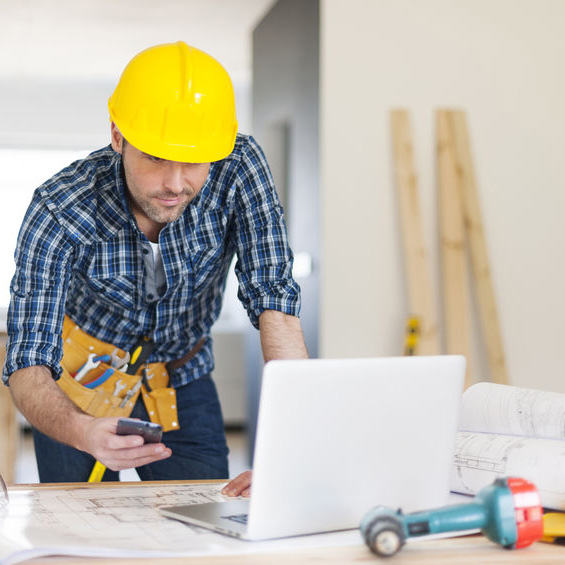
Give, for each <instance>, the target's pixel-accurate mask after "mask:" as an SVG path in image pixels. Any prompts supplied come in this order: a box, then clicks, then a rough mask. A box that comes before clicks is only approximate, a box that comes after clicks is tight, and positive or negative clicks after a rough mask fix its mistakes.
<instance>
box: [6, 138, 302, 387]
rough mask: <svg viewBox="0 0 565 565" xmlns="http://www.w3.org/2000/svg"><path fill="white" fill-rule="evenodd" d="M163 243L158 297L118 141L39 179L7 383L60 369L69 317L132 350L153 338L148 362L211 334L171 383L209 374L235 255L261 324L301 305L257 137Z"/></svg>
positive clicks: (23, 236) (238, 147) (15, 289)
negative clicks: (24, 372)
mask: <svg viewBox="0 0 565 565" xmlns="http://www.w3.org/2000/svg"><path fill="white" fill-rule="evenodd" d="M159 246H160V250H161V255H162V258H163V265H164V269H165V274H166V288H165V290H164V293H163V294H162V295H161V296H160V297H156V296H154V295H153V294H152V293H151V292H150V290H151V288H150V287H151V285H150V284H149V283H148V275H147V271H146V268H145V264H146V262H145V261H144V258H143V257H144V254H148V253H151V248H150V244H149V241H148V240H147V238H146V237H145V235H144V234H143V233H142V232H141V231H140V230H139V228H138V227H137V224H136V222H135V220H134V217H133V215H132V213H131V210H130V207H129V205H128V203H127V200H126V193H125V187H124V177H123V172H122V160H121V155H120V154H118V153H116V152H114V151H113V150H112V148H111V147H110V146H108V147H106V148H104V149H101V150H99V151H95V152H94V153H92V154H91V155H89V156H88V157H86V158H85V159H83V160H81V161H77V162H75V163H73V164H71V165H70V166H69V167H67V168H65V169H63V170H62V171H61V172H60V173H58V174H57V175H55V176H54V177H53V178H51V179H50V180H48V181H47V182H45V183H44V184H43V185H41V186H40V187H39V188H38V189H37V190H36V191H35V193H34V196H33V199H32V202H31V205H30V207H29V209H28V211H27V213H26V216H25V219H24V222H23V225H22V228H21V230H20V234H19V237H18V245H17V249H16V254H15V258H16V272H15V275H14V278H13V279H12V284H11V298H12V299H11V304H10V309H9V312H8V334H9V340H8V347H7V355H6V363H5V365H4V380H7V378H8V376H9V375H10V374H12V373H13V372H14V371H16V370H18V369H21V368H24V367H28V366H33V365H45V366H47V367H49V368H50V369H51V370H52V372H53V374H54V375H55V376H56V377H58V376H59V375H60V374H61V367H60V361H61V358H62V339H61V333H62V324H63V317H64V315H65V313H66V314H68V316H69V317H70V318H71V319H72V320H73V321H74V322H75V323H76V324H78V325H79V326H80V327H81V328H82V329H83V330H84V331H86V332H87V333H89V334H90V335H92V336H94V337H96V338H98V339H100V340H102V341H105V342H108V343H111V344H114V345H116V346H117V347H120V348H121V349H123V350H126V351H129V350H131V348H132V347H133V346H134V345H135V343H136V342H137V340H138V339H139V338H140V337H141V336H150V337H152V338H153V340H154V341H155V343H156V344H157V347H156V348H155V350H154V352H153V353H152V355H151V358H150V361H171V360H175V359H179V358H181V357H183V356H184V355H185V354H186V353H187V352H188V351H189V350H190V349H192V348H193V347H194V346H195V345H196V343H198V341H200V340H201V339H202V338H204V339H205V343H204V346H203V347H202V348H201V349H200V351H199V352H198V354H197V355H196V356H195V357H194V358H193V359H192V360H191V361H189V362H188V363H187V364H186V365H184V366H183V367H181V368H180V369H177V370H176V371H175V372H174V374H173V376H172V384H173V386H176V387H178V386H182V385H183V384H186V383H188V382H190V381H191V380H193V379H196V378H198V377H201V376H203V375H206V374H209V373H210V372H211V371H212V369H213V367H214V359H213V354H212V340H211V338H210V329H211V327H212V324H213V323H214V322H215V321H216V319H217V317H218V315H219V313H220V309H221V304H222V297H223V292H224V287H225V281H226V276H227V273H228V270H229V266H230V264H231V261H232V258H233V256H234V254H236V255H237V262H236V274H237V277H238V280H239V291H238V297H239V299H240V300H241V302H242V303H243V305H244V307H245V309H246V310H247V313H248V315H249V318H250V320H251V322H252V323H253V324H254V325H255V326H257V323H258V316H259V315H260V314H261V312H263V311H264V310H268V309H270V310H278V311H281V312H284V313H286V314H291V315H295V316H297V315H298V313H299V310H300V288H299V286H298V285H297V283H296V282H295V281H294V280H293V278H292V252H291V250H290V248H289V245H288V241H287V235H286V228H285V223H284V219H283V210H282V207H281V205H280V202H279V199H278V197H277V194H276V192H275V188H274V183H273V179H272V177H271V173H270V171H269V168H268V165H267V163H266V160H265V157H264V155H263V153H262V151H261V148H260V147H259V146H258V145H257V143H256V142H255V140H254V139H253V138H252V137H249V136H243V135H238V137H237V141H236V144H235V148H234V150H233V152H232V154H231V155H230V156H229V157H227V158H226V159H223V160H222V161H218V162H216V163H212V164H211V167H210V172H209V175H208V178H207V180H206V183H205V184H204V186H203V188H202V190H201V192H200V194H199V195H198V196H197V197H196V198H195V199H194V200H193V201H192V202H191V203H190V205H189V206H188V207H187V209H186V210H185V212H184V213H183V215H182V216H181V217H180V218H179V219H178V220H176V221H174V222H172V223H170V224H167V225H166V226H165V227H164V228H163V229H162V230H161V233H160V235H159Z"/></svg>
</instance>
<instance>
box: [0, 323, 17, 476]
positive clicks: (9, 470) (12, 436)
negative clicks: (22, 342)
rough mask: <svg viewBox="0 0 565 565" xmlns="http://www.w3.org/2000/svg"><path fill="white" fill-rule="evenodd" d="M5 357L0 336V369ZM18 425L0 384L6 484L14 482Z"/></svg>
mask: <svg viewBox="0 0 565 565" xmlns="http://www.w3.org/2000/svg"><path fill="white" fill-rule="evenodd" d="M5 356H6V334H0V367H3V366H4V358H5ZM17 441H18V423H17V420H16V407H15V406H14V403H13V402H12V395H11V394H10V390H9V389H8V387H6V386H4V384H2V383H0V473H1V474H2V477H4V481H5V483H6V484H13V483H14V481H15V480H16V453H17Z"/></svg>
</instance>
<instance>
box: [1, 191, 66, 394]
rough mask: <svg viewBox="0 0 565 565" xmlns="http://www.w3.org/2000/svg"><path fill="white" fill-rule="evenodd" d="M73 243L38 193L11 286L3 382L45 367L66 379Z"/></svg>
mask: <svg viewBox="0 0 565 565" xmlns="http://www.w3.org/2000/svg"><path fill="white" fill-rule="evenodd" d="M72 249H73V248H72V244H71V241H70V239H69V238H68V236H67V235H66V233H65V231H64V230H63V229H62V228H61V226H60V225H59V223H58V222H57V221H56V219H55V217H54V216H53V215H52V213H51V212H50V211H49V210H48V209H47V207H46V206H45V204H44V203H43V202H42V200H41V198H40V197H39V195H38V193H37V192H36V195H35V196H34V199H33V200H32V203H31V204H30V207H29V208H28V210H27V213H26V215H25V218H24V222H23V224H22V227H21V229H20V233H19V235H18V244H17V248H16V253H15V260H16V270H15V274H14V277H13V278H12V282H11V285H10V293H11V301H10V308H9V310H8V320H7V329H8V343H7V349H6V361H5V364H4V370H3V375H2V378H3V380H4V382H6V383H7V382H8V379H9V376H10V375H11V374H12V373H13V372H15V371H17V370H19V369H22V368H25V367H30V366H34V365H45V366H47V367H49V368H50V369H51V371H52V372H53V375H54V377H56V378H57V377H59V376H60V374H61V368H60V360H61V358H62V356H63V352H62V341H61V332H62V327H63V318H64V305H65V296H66V289H67V287H68V282H69V278H70V272H69V260H70V257H71V255H72Z"/></svg>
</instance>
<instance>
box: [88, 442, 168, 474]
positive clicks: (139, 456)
mask: <svg viewBox="0 0 565 565" xmlns="http://www.w3.org/2000/svg"><path fill="white" fill-rule="evenodd" d="M171 455H172V451H171V450H170V449H169V448H168V447H166V446H165V445H163V444H162V443H158V444H145V445H143V446H141V447H134V448H130V449H117V450H115V451H114V450H112V451H110V452H108V451H106V452H105V453H104V454H100V455H99V456H98V460H99V461H100V462H101V463H104V465H105V466H106V467H108V468H109V469H112V470H113V471H121V470H123V469H131V468H133V467H141V466H142V465H147V464H149V463H153V462H154V461H160V460H162V459H167V458H168V457H170V456H171Z"/></svg>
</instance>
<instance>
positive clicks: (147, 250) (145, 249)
mask: <svg viewBox="0 0 565 565" xmlns="http://www.w3.org/2000/svg"><path fill="white" fill-rule="evenodd" d="M143 254H144V255H149V249H147V247H144V248H143Z"/></svg>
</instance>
